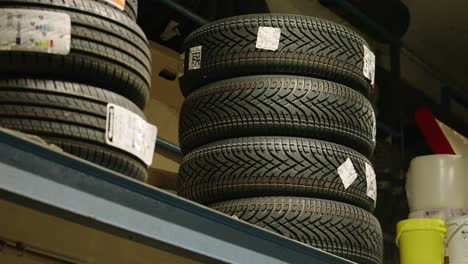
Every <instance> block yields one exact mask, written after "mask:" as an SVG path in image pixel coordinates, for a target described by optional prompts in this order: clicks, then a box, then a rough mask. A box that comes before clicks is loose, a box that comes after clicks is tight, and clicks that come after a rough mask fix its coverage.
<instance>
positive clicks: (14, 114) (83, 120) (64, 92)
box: [0, 79, 148, 181]
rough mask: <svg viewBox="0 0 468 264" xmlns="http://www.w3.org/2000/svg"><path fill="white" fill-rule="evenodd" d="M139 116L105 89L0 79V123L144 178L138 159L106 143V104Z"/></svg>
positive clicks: (85, 157)
mask: <svg viewBox="0 0 468 264" xmlns="http://www.w3.org/2000/svg"><path fill="white" fill-rule="evenodd" d="M108 103H114V104H118V105H120V106H122V107H125V108H127V109H129V110H131V111H133V112H134V113H137V114H138V115H139V116H141V117H144V115H143V113H142V112H141V110H139V108H138V107H137V106H136V105H134V104H133V103H132V102H130V101H129V100H127V99H125V98H124V97H122V96H120V95H117V94H115V93H112V92H109V91H107V90H103V89H99V88H96V87H91V86H86V85H82V84H76V83H67V82H61V81H49V80H45V81H42V80H33V79H17V80H1V81H0V126H2V127H5V128H9V129H14V130H18V131H21V132H24V133H28V134H33V135H36V136H39V137H41V138H43V139H44V140H45V141H46V142H48V143H51V144H55V145H57V146H59V147H60V148H62V149H63V150H64V151H65V152H68V153H70V154H72V155H76V156H78V157H81V158H83V159H86V160H88V161H91V162H94V163H96V164H98V165H101V166H103V167H106V168H108V169H111V170H114V171H116V172H119V173H122V174H124V175H126V176H128V177H132V178H135V179H137V180H141V181H144V180H146V178H147V174H148V171H147V166H146V165H145V164H144V163H143V162H142V161H140V160H139V159H138V158H137V157H135V156H133V155H132V154H130V153H127V152H125V151H123V150H120V149H117V148H114V147H112V146H109V145H107V144H106V140H105V131H106V116H107V108H106V107H107V104H108Z"/></svg>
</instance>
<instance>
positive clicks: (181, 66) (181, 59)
mask: <svg viewBox="0 0 468 264" xmlns="http://www.w3.org/2000/svg"><path fill="white" fill-rule="evenodd" d="M184 70H185V52H184V53H182V54H180V55H179V78H180V77H182V76H184Z"/></svg>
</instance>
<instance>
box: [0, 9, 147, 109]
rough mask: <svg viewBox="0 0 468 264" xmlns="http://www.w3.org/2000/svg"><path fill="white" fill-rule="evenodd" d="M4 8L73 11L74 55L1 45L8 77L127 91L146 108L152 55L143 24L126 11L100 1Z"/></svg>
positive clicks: (2, 71)
mask: <svg viewBox="0 0 468 264" xmlns="http://www.w3.org/2000/svg"><path fill="white" fill-rule="evenodd" d="M0 8H19V9H35V10H47V11H54V12H61V13H66V14H68V15H70V17H71V22H72V28H71V46H70V53H69V54H68V55H58V54H47V53H40V52H23V51H0V61H2V62H4V63H1V64H0V74H1V75H2V76H3V77H4V78H17V77H24V76H27V77H28V78H29V77H31V78H47V79H57V80H64V81H72V82H79V83H83V84H88V85H93V86H96V87H99V88H103V89H109V90H111V91H113V92H116V93H118V94H121V95H123V96H125V97H127V98H128V99H130V100H131V101H133V102H134V103H135V104H137V105H138V106H139V107H140V108H141V109H143V108H144V106H145V104H146V102H147V101H148V99H149V92H150V90H149V89H150V88H149V87H150V83H151V78H150V74H151V59H150V58H151V56H150V51H149V46H148V41H147V39H146V37H145V35H144V33H143V31H142V30H141V29H140V28H139V27H138V25H137V24H136V23H135V22H134V21H133V20H131V19H130V18H129V17H128V16H126V15H125V14H123V13H122V12H120V11H118V10H115V9H114V8H109V7H107V6H105V5H104V4H101V3H98V2H95V1H81V0H11V1H0Z"/></svg>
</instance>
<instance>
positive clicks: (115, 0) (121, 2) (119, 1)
mask: <svg viewBox="0 0 468 264" xmlns="http://www.w3.org/2000/svg"><path fill="white" fill-rule="evenodd" d="M104 1H105V2H106V3H109V4H111V5H113V6H115V7H117V8H118V9H120V10H121V11H123V10H124V9H125V0H104Z"/></svg>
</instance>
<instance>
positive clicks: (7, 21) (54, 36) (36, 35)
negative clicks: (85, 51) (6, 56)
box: [0, 8, 71, 55]
mask: <svg viewBox="0 0 468 264" xmlns="http://www.w3.org/2000/svg"><path fill="white" fill-rule="evenodd" d="M70 41H71V19H70V16H69V15H68V14H64V13H59V12H50V11H42V10H31V9H16V8H5V9H0V50H7V51H8V50H11V51H31V52H43V53H51V54H60V55H67V54H68V53H70Z"/></svg>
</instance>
